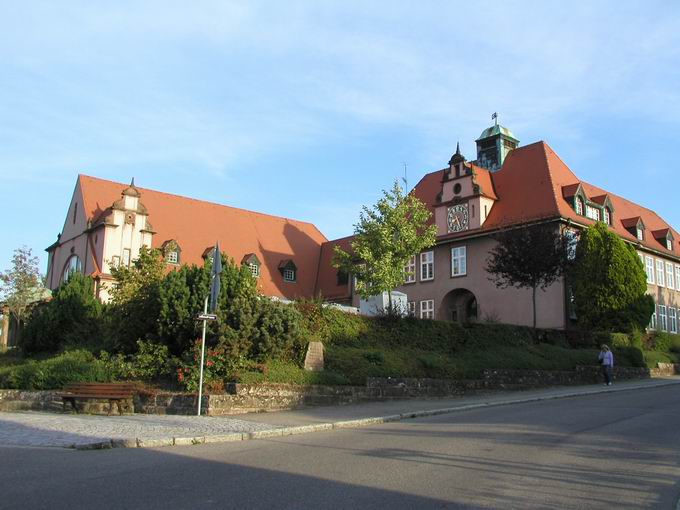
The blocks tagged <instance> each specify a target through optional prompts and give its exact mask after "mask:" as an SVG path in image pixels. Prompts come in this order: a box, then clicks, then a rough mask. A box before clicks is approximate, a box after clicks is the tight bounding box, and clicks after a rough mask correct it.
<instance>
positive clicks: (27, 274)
mask: <svg viewBox="0 0 680 510" xmlns="http://www.w3.org/2000/svg"><path fill="white" fill-rule="evenodd" d="M0 282H1V283H2V287H0V296H1V299H2V300H3V301H4V302H5V304H6V305H7V307H8V308H9V311H10V315H11V316H12V317H14V320H15V323H16V326H17V328H20V327H21V324H22V323H23V322H24V321H25V320H26V318H27V317H28V315H29V313H30V308H31V305H32V304H33V303H35V302H36V301H38V300H40V299H41V298H42V297H43V293H44V291H45V289H44V286H43V284H42V280H41V277H40V270H39V269H38V257H35V256H33V253H32V251H31V249H30V248H28V247H26V246H24V247H22V248H17V249H16V250H14V256H13V257H12V267H11V269H9V270H7V271H4V272H0Z"/></svg>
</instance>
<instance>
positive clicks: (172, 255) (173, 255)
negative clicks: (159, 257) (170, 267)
mask: <svg viewBox="0 0 680 510" xmlns="http://www.w3.org/2000/svg"><path fill="white" fill-rule="evenodd" d="M165 260H167V261H168V262H169V263H170V264H179V253H177V252H176V251H169V252H168V253H167V254H166V255H165Z"/></svg>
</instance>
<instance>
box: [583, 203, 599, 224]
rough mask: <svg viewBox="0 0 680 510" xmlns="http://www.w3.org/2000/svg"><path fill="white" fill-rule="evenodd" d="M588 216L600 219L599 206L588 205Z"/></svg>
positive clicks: (596, 219)
mask: <svg viewBox="0 0 680 510" xmlns="http://www.w3.org/2000/svg"><path fill="white" fill-rule="evenodd" d="M586 217H587V218H590V219H591V220H595V221H600V210H599V209H598V208H597V207H593V206H590V205H586Z"/></svg>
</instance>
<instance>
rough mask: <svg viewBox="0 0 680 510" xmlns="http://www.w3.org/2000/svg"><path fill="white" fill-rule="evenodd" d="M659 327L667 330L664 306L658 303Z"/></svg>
mask: <svg viewBox="0 0 680 510" xmlns="http://www.w3.org/2000/svg"><path fill="white" fill-rule="evenodd" d="M658 308H659V329H660V330H661V331H668V324H666V306H665V305H659V306H658Z"/></svg>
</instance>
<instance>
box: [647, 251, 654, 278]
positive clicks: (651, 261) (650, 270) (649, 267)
mask: <svg viewBox="0 0 680 510" xmlns="http://www.w3.org/2000/svg"><path fill="white" fill-rule="evenodd" d="M645 271H646V273H647V283H651V284H653V283H654V259H653V258H652V257H650V256H649V255H645Z"/></svg>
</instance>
